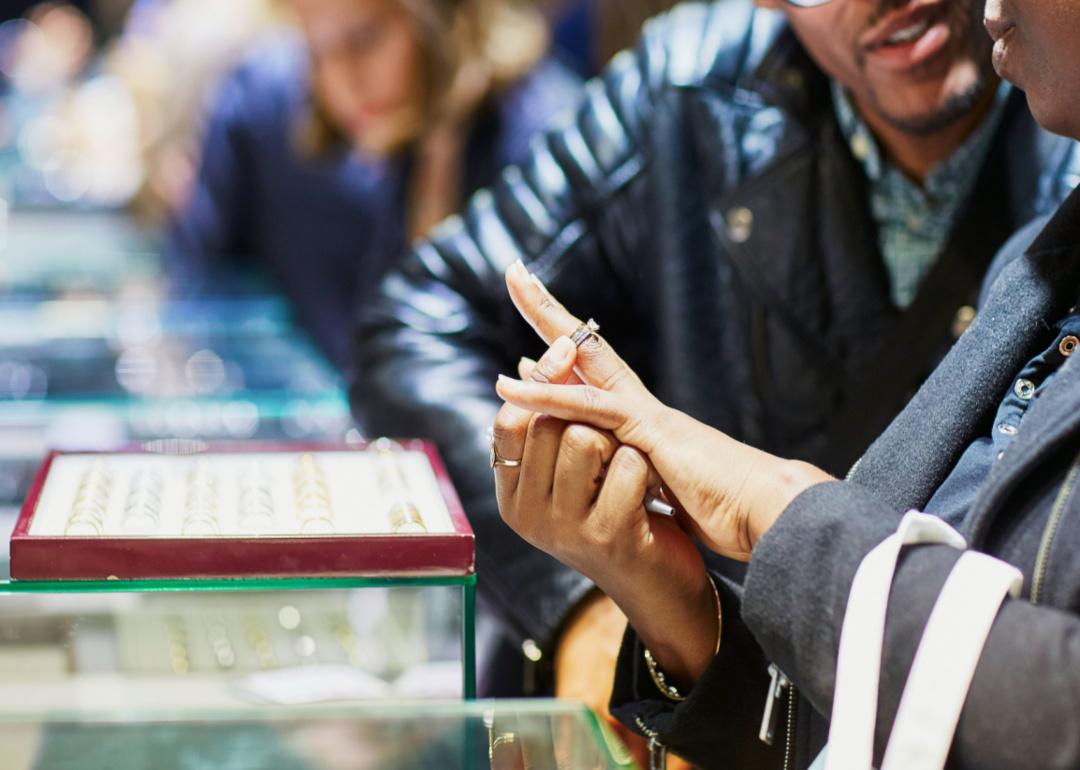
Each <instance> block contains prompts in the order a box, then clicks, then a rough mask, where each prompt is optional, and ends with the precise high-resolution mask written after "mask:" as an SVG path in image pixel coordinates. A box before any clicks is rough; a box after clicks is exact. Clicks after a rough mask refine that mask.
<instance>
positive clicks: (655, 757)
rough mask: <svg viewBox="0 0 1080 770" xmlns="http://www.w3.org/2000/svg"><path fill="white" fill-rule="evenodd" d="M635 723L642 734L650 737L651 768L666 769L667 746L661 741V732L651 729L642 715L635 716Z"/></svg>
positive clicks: (654, 769)
mask: <svg viewBox="0 0 1080 770" xmlns="http://www.w3.org/2000/svg"><path fill="white" fill-rule="evenodd" d="M634 723H635V724H637V726H638V729H639V730H641V732H642V734H643V735H644V736H645V737H646V738H648V739H649V770H666V768H667V746H665V745H664V744H663V743H661V742H660V733H658V732H656V730H650V729H649V728H648V727H647V726H646V725H645V720H643V719H642V718H641V717H634Z"/></svg>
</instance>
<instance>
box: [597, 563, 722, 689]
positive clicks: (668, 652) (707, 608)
mask: <svg viewBox="0 0 1080 770" xmlns="http://www.w3.org/2000/svg"><path fill="white" fill-rule="evenodd" d="M657 585H658V584H655V583H654V584H653V586H652V593H654V594H656V595H657V597H658V598H660V600H661V601H659V602H657V603H655V604H654V605H652V606H651V607H648V608H646V607H645V606H644V604H643V603H641V602H638V603H637V605H636V607H634V608H629V607H625V606H624V607H623V608H624V609H625V610H626V614H627V617H628V619H629V621H630V625H631V626H633V628H634V631H635V632H636V633H637V635H638V636H639V637H640V638H641V641H642V643H643V644H644V645H645V647H646V648H647V649H648V650H649V651H650V653H651V654H652V657H653V658H654V660H655V663H656V665H657V666H658V667H659V668H660V669H661V670H662V671H663V672H664V673H665V675H666V678H667V680H668V681H669V682H670V683H671V684H673V685H674V686H675V687H676V688H677V689H678V690H679V692H681V693H686V692H687V691H689V690H690V688H691V687H692V686H693V684H694V683H695V682H696V681H697V680H698V679H700V678H701V676H702V674H704V673H705V670H706V669H707V668H708V667H709V665H710V664H711V663H712V660H713V658H714V657H715V656H716V651H717V648H718V647H719V643H720V606H719V603H718V598H717V593H716V590H715V588H714V586H713V583H712V579H711V578H710V577H709V575H708V573H707V572H705V570H704V569H702V570H701V573H700V579H699V581H698V582H697V583H696V584H695V585H694V586H692V587H689V586H687V587H684V588H681V589H680V588H677V587H675V586H666V585H663V584H659V585H660V586H661V587H660V588H659V589H658V588H657ZM616 601H618V599H616ZM620 606H623V605H622V604H621V603H620Z"/></svg>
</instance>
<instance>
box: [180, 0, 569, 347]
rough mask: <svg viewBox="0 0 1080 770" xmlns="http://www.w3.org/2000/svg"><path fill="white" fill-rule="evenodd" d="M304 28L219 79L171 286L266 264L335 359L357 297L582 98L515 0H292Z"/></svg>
mask: <svg viewBox="0 0 1080 770" xmlns="http://www.w3.org/2000/svg"><path fill="white" fill-rule="evenodd" d="M290 6H291V9H292V10H293V11H294V12H295V15H296V19H297V28H298V30H299V33H298V34H295V35H290V36H288V37H285V38H281V39H274V40H270V41H267V42H266V43H265V44H264V45H261V46H259V47H258V48H257V49H256V50H254V51H253V52H252V55H251V56H249V57H248V58H247V59H245V61H244V62H243V63H242V64H241V66H239V67H238V68H237V69H236V70H235V71H234V72H232V73H231V74H230V75H229V76H228V77H227V78H226V79H225V80H224V81H223V83H222V84H221V86H220V88H219V90H218V92H217V94H216V97H215V99H214V102H213V106H212V108H211V111H210V117H209V121H208V125H207V130H206V133H205V138H204V141H203V146H202V157H201V161H200V168H199V171H198V174H197V178H196V182H195V184H194V186H193V189H192V191H191V193H190V196H189V198H188V200H187V201H186V202H185V203H184V204H183V205H182V206H181V207H180V208H179V210H178V212H177V214H176V216H175V217H174V220H173V222H172V225H171V229H170V238H169V241H170V252H171V258H172V263H173V266H174V267H175V275H176V277H177V280H178V284H179V286H180V287H181V288H182V289H186V290H189V291H206V290H213V288H214V286H215V277H216V276H217V275H218V270H217V268H219V267H221V266H222V265H224V264H227V263H234V264H235V263H237V262H243V261H247V262H252V263H258V264H260V265H262V266H265V267H266V268H268V269H269V270H270V272H271V274H272V275H273V277H275V278H276V279H277V280H278V282H279V283H280V285H281V287H282V288H283V290H284V291H285V292H286V294H287V295H288V296H289V297H290V298H291V299H292V301H293V303H294V306H295V310H296V313H297V317H298V320H299V321H300V322H301V324H303V325H304V326H305V327H307V328H308V330H309V331H310V332H311V333H312V335H313V337H314V339H315V341H316V343H318V344H319V346H320V347H321V348H322V349H323V351H324V352H325V353H326V354H327V355H328V356H329V357H330V359H331V360H332V361H333V362H335V363H336V364H338V365H339V366H344V364H345V359H346V355H345V350H346V347H347V345H346V342H347V336H348V330H349V326H350V322H351V319H352V316H353V314H354V313H355V310H356V307H357V305H358V304H361V303H362V302H363V301H364V298H365V296H366V295H367V293H368V292H369V291H370V290H371V289H372V288H373V287H374V285H375V284H376V283H377V281H378V279H379V277H380V276H381V274H382V273H383V271H384V270H385V268H386V266H387V264H388V261H389V260H392V259H393V258H394V257H395V256H396V255H397V254H399V253H400V252H401V251H402V250H403V249H404V247H405V246H406V244H407V243H408V241H409V240H410V239H412V238H414V237H416V236H418V235H421V234H423V233H424V232H425V231H426V230H427V229H428V228H430V227H431V226H432V225H434V224H435V223H437V222H439V221H440V220H442V219H443V218H445V217H446V216H448V215H449V214H451V213H453V212H454V211H456V210H457V208H458V206H459V205H460V203H461V202H462V201H463V200H464V199H465V198H466V197H467V196H468V195H469V194H471V193H472V192H473V191H475V190H477V189H479V188H481V187H484V186H487V185H490V184H491V183H493V182H494V181H495V180H496V178H497V175H498V173H499V171H500V170H501V169H502V168H503V167H504V166H506V165H508V164H512V163H514V162H516V161H518V160H520V159H521V158H523V157H524V152H525V149H526V147H527V145H528V141H529V139H530V137H531V136H532V134H534V133H535V132H536V131H537V130H538V129H539V128H540V127H542V126H543V125H544V123H545V122H546V121H547V119H548V118H550V117H551V116H552V115H553V114H554V113H555V112H556V111H558V110H559V109H562V108H565V107H567V106H571V105H572V104H573V103H574V101H576V98H577V92H578V89H579V85H580V84H579V82H578V81H577V79H576V78H575V77H574V76H573V75H571V74H570V73H569V72H568V71H567V70H565V69H564V68H562V67H561V66H560V65H558V64H556V63H554V62H553V61H552V60H550V59H548V58H547V57H546V55H545V51H546V47H547V35H546V30H545V27H544V25H543V22H542V19H541V17H540V16H539V15H538V14H537V13H536V12H535V11H534V10H533V9H532V7H531V6H530V5H527V4H524V3H522V4H517V3H515V2H512V1H511V0H291V2H290Z"/></svg>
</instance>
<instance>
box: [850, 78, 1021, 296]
mask: <svg viewBox="0 0 1080 770" xmlns="http://www.w3.org/2000/svg"><path fill="white" fill-rule="evenodd" d="M832 90H833V105H834V109H835V112H836V118H837V121H838V122H839V124H840V130H841V131H842V132H843V135H844V138H845V139H847V142H848V145H849V146H850V147H851V153H852V155H854V156H855V158H856V159H857V160H858V161H859V162H860V163H861V164H862V167H863V171H864V172H865V173H866V178H867V180H868V181H869V182H870V201H871V212H872V214H873V217H874V221H875V222H876V223H877V226H878V246H879V248H880V249H881V255H882V258H883V259H884V261H885V268H886V270H887V272H888V275H889V286H890V290H891V295H892V300H893V303H894V304H895V305H896V306H897V307H900V308H905V307H907V306H908V305H910V304H911V302H912V300H914V299H915V294H916V293H917V292H918V289H919V284H920V283H921V282H922V279H923V278H924V277H925V276H926V274H927V272H929V270H930V268H931V267H933V265H934V262H935V261H936V260H937V258H938V255H939V254H941V251H942V249H943V248H944V247H945V242H946V240H947V239H948V237H949V233H950V232H951V231H952V227H953V224H954V222H955V220H956V216H957V214H958V213H959V210H960V205H961V204H962V203H963V201H964V200H966V199H967V197H968V194H969V193H970V192H971V188H972V187H973V186H974V184H975V180H976V179H977V178H978V176H979V171H980V169H981V168H982V164H983V160H985V158H986V153H987V152H988V151H989V149H990V144H991V141H992V139H993V137H994V133H995V131H996V129H997V127H998V125H999V124H1000V122H1001V117H1002V115H1003V113H1004V109H1005V101H1006V97H1007V96H1008V93H1009V86H1008V84H1005V83H1003V84H1002V85H1001V86H1000V87H999V88H998V92H997V97H996V100H995V102H994V106H993V108H992V109H991V111H990V114H989V115H988V116H987V118H986V119H985V120H984V121H983V122H982V125H980V126H979V127H978V128H977V129H976V130H975V131H974V133H972V134H971V136H969V137H968V138H967V140H966V141H965V142H964V143H963V144H962V145H961V146H960V147H959V148H958V149H957V150H956V151H955V152H954V153H953V154H952V155H950V156H949V157H948V158H947V159H946V160H944V161H943V162H941V163H940V164H938V165H937V166H936V167H934V169H933V170H932V171H931V172H930V173H929V174H928V175H927V177H926V179H925V180H924V184H923V186H922V187H920V186H919V185H918V184H917V183H916V182H913V181H912V180H911V179H909V178H908V177H907V176H906V175H905V174H904V172H903V171H901V170H900V169H898V168H897V167H896V166H894V165H892V164H891V163H890V162H889V161H888V160H887V159H886V158H884V157H883V156H882V154H881V152H880V150H879V149H878V146H877V143H876V142H875V140H874V138H873V134H871V133H870V129H869V128H867V126H866V124H865V123H863V121H862V120H861V119H860V118H859V115H858V113H857V112H856V111H855V107H854V106H853V105H852V103H851V100H850V99H849V98H848V96H847V94H846V93H845V92H844V89H843V88H842V87H841V86H839V85H838V84H837V83H836V81H835V80H834V81H832Z"/></svg>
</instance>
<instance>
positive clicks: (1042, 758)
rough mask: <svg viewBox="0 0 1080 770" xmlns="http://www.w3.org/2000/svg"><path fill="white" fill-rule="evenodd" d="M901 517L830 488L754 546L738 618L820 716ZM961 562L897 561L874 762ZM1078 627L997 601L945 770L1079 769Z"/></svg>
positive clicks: (916, 557) (848, 487) (911, 557)
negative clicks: (856, 598)
mask: <svg viewBox="0 0 1080 770" xmlns="http://www.w3.org/2000/svg"><path fill="white" fill-rule="evenodd" d="M900 518H901V512H900V511H895V510H889V509H888V508H887V507H886V506H884V505H882V504H881V503H880V502H879V501H878V500H877V499H876V497H875V495H874V494H873V493H871V492H870V491H868V490H867V489H865V488H863V487H859V486H857V485H854V484H850V483H844V482H831V483H828V484H821V485H818V486H816V487H813V488H811V489H810V490H808V491H806V492H805V493H803V494H802V495H800V496H799V497H798V498H797V499H796V500H795V501H794V502H793V503H792V504H791V506H789V508H788V509H787V510H786V511H785V512H784V514H783V516H781V518H780V519H779V521H778V522H777V523H776V525H775V526H774V527H773V528H772V530H770V531H769V532H768V533H767V534H766V535H765V537H764V538H762V540H761V541H760V542H759V543H758V545H757V547H756V548H755V551H754V556H753V559H752V561H751V564H750V570H749V573H748V576H747V582H746V589H745V593H744V596H743V619H744V621H745V622H746V624H747V626H748V627H749V628H750V630H751V631H752V632H753V634H754V636H755V638H756V639H757V640H758V642H759V643H760V644H761V646H762V647H763V649H764V651H765V654H766V656H767V657H768V658H769V659H771V660H773V661H775V662H776V663H777V664H778V665H779V666H780V667H781V669H783V670H784V671H785V672H787V673H788V675H789V676H790V677H791V678H792V679H793V681H795V683H796V684H797V685H798V686H799V688H800V689H801V691H802V693H803V695H805V696H806V697H808V698H809V700H810V702H811V703H812V704H813V705H814V707H815V708H816V709H817V710H818V711H819V712H820V713H822V714H828V713H830V711H831V708H832V692H833V687H834V684H835V672H836V659H837V650H838V648H839V640H840V631H841V627H842V624H843V618H844V612H845V609H846V606H847V597H848V593H849V591H850V588H851V583H852V580H853V578H854V575H855V571H856V569H857V568H858V566H859V564H860V562H861V561H862V558H863V557H864V556H865V555H866V554H867V553H868V552H869V551H870V550H871V549H872V548H874V546H876V545H877V544H878V543H880V542H881V541H882V540H883V539H884V538H885V537H887V536H888V535H889V534H890V533H892V532H893V531H895V529H896V527H897V525H898V524H899V521H900ZM959 554H960V552H959V551H957V550H955V549H953V548H949V547H947V546H938V545H935V546H920V547H918V548H914V549H910V550H908V551H906V552H905V554H904V555H903V556H902V558H901V560H900V563H899V565H898V569H897V572H896V576H895V578H894V582H893V587H892V592H891V594H890V599H889V609H888V614H887V618H886V626H885V646H884V660H883V663H882V678H881V684H880V694H879V704H878V718H877V735H876V739H875V757H876V760H877V761H880V758H881V756H882V753H883V752H884V747H885V744H886V741H887V738H888V735H889V733H890V732H891V730H892V724H893V721H894V719H895V717H896V711H897V708H898V705H899V702H900V696H901V693H902V690H903V686H904V683H905V681H906V679H907V672H908V670H909V669H910V667H911V663H912V661H913V660H914V657H915V651H916V649H917V647H918V644H919V640H920V639H921V636H922V632H923V629H924V627H925V625H926V621H927V619H928V618H929V615H930V611H931V609H932V607H933V604H934V602H935V601H936V599H937V596H938V594H939V592H940V590H941V588H942V586H943V585H944V583H945V580H946V578H947V577H948V575H949V573H950V571H951V570H952V567H953V565H954V564H955V563H956V560H957V559H958V558H959ZM1076 714H1080V619H1078V618H1077V617H1076V615H1075V614H1072V613H1066V612H1062V611H1059V610H1056V609H1051V608H1047V607H1039V606H1034V605H1032V604H1030V603H1029V602H1027V601H1024V600H1022V599H1006V601H1005V602H1004V604H1003V605H1002V608H1001V610H1000V612H999V613H998V616H997V618H996V620H995V621H994V624H993V626H992V628H991V632H990V636H989V637H988V639H987V642H986V645H985V647H984V649H983V653H982V657H981V658H980V661H979V664H978V667H977V668H976V671H975V677H974V679H973V681H972V685H971V689H970V691H969V693H968V697H967V700H966V701H965V705H964V710H963V712H962V714H961V717H960V723H959V725H958V728H957V733H956V736H955V738H954V742H953V748H952V754H951V758H950V767H956V768H970V769H975V768H978V769H979V770H989V769H991V768H994V769H997V768H1002V769H1004V768H1016V767H1025V768H1066V767H1078V766H1080V727H1078V726H1077V724H1076V719H1075V715H1076Z"/></svg>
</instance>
